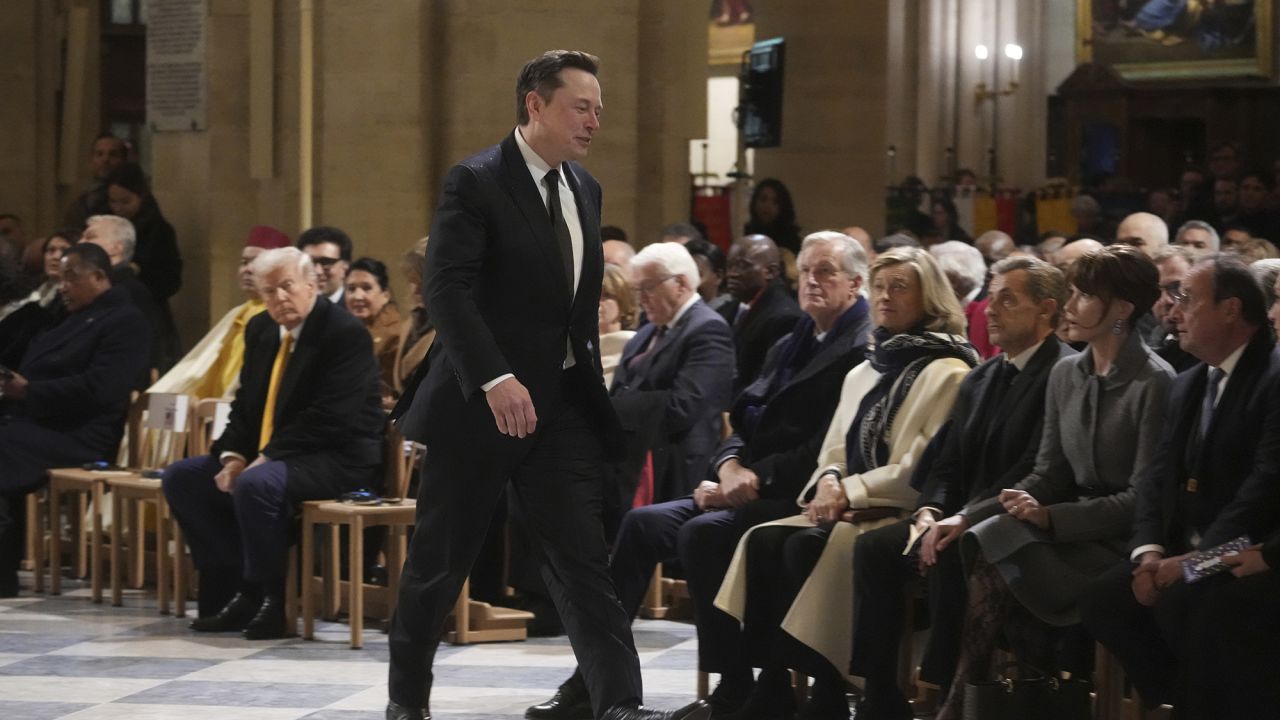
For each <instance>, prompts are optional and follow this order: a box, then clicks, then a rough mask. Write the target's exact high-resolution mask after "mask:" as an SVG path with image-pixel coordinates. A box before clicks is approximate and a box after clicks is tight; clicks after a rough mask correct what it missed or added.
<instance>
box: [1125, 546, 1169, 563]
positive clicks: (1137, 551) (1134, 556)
mask: <svg viewBox="0 0 1280 720" xmlns="http://www.w3.org/2000/svg"><path fill="white" fill-rule="evenodd" d="M1149 552H1158V553H1160V554H1161V555H1164V554H1165V553H1164V546H1163V545H1154V544H1153V545H1139V546H1138V547H1136V548H1134V549H1133V552H1131V553H1129V562H1138V558H1140V557H1142V556H1143V555H1144V554H1146V553H1149Z"/></svg>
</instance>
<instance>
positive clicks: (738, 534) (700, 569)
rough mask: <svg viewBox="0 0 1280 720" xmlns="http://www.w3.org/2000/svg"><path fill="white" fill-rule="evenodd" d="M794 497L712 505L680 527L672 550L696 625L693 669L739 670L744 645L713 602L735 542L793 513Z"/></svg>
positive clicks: (735, 624)
mask: <svg viewBox="0 0 1280 720" xmlns="http://www.w3.org/2000/svg"><path fill="white" fill-rule="evenodd" d="M796 511H797V508H796V503H795V500H793V499H790V498H788V499H775V498H765V499H761V500H756V501H753V502H751V503H748V504H747V505H744V506H743V507H740V508H735V509H733V510H717V511H715V512H709V513H705V514H703V515H699V516H698V517H695V518H693V519H691V520H690V521H689V522H687V523H685V524H684V526H683V527H681V528H680V537H679V539H678V541H677V550H678V552H679V555H680V563H681V565H683V566H684V573H685V579H686V581H687V582H688V583H689V597H690V598H692V599H693V605H694V613H695V620H696V622H697V628H698V669H700V670H702V671H703V672H713V673H721V674H725V673H731V672H734V671H741V668H742V667H744V664H745V663H746V662H747V661H746V645H745V640H744V636H743V633H742V627H741V626H740V625H739V624H738V621H737V619H735V618H734V617H733V616H732V615H730V614H728V613H726V612H724V611H723V610H721V609H720V608H717V607H716V606H715V599H716V594H717V593H718V592H720V584H721V583H723V582H724V576H725V573H727V572H728V570H729V563H730V562H731V561H732V560H733V552H734V550H735V549H736V548H737V547H738V541H739V540H741V539H742V536H743V535H744V534H746V532H747V530H749V529H751V528H752V527H754V526H756V525H759V524H761V523H766V522H770V521H773V520H777V519H779V518H784V517H787V516H790V515H795V514H796Z"/></svg>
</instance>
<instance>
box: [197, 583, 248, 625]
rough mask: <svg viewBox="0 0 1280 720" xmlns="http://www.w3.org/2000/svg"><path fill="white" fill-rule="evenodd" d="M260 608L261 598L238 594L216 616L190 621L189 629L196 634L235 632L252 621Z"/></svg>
mask: <svg viewBox="0 0 1280 720" xmlns="http://www.w3.org/2000/svg"><path fill="white" fill-rule="evenodd" d="M260 607H262V598H261V597H256V596H253V595H250V594H248V593H243V592H238V593H236V595H235V597H233V598H231V602H229V603H227V605H226V607H224V608H222V610H221V611H219V612H218V614H217V615H214V616H212V617H202V618H196V619H195V620H192V621H191V629H192V630H195V631H196V632H237V631H239V630H243V629H244V628H245V626H246V625H248V624H249V621H251V620H253V617H254V615H257V614H258V608H260Z"/></svg>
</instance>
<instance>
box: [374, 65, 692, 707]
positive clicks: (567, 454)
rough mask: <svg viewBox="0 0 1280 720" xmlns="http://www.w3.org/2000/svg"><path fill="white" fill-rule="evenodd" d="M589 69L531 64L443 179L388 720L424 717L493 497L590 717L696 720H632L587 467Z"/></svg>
mask: <svg viewBox="0 0 1280 720" xmlns="http://www.w3.org/2000/svg"><path fill="white" fill-rule="evenodd" d="M597 67H598V62H597V59H596V58H595V57H594V56H591V55H588V54H586V53H582V52H576V51H565V50H557V51H552V52H548V53H544V54H543V55H541V56H539V57H537V58H535V59H534V60H531V61H530V62H529V63H528V64H526V65H525V67H524V69H523V70H522V71H521V73H520V77H519V80H518V81H517V84H516V107H517V112H516V115H517V121H518V127H517V128H516V129H515V130H514V131H513V132H512V133H511V134H510V135H508V136H507V137H506V139H504V140H503V141H502V142H501V143H500V144H499V145H496V146H494V147H491V148H488V149H487V150H484V151H482V152H480V153H479V154H477V155H474V156H472V157H471V158H468V159H466V160H464V161H462V162H461V163H459V164H457V165H455V166H454V167H453V168H452V169H451V170H450V171H449V174H448V176H447V177H446V178H445V183H444V191H443V193H442V197H441V200H440V204H439V206H438V208H437V210H436V215H435V219H434V221H433V223H432V226H431V242H430V243H429V244H428V246H427V269H426V277H425V282H424V286H423V296H424V299H425V300H426V304H427V306H429V307H430V308H431V315H432V319H433V320H434V321H435V323H436V328H437V333H438V334H437V336H436V341H435V344H434V345H433V346H432V349H431V358H430V360H429V363H430V369H429V370H428V371H427V374H426V377H425V378H424V379H423V380H422V383H421V386H420V387H419V388H418V390H417V392H416V395H415V396H414V399H413V403H412V405H411V406H410V407H409V410H408V412H407V414H406V415H405V416H404V417H403V418H402V420H401V426H402V429H403V431H404V434H405V436H406V437H408V438H410V439H414V440H418V441H420V442H424V443H425V444H426V445H427V454H426V459H425V460H424V462H423V467H422V481H421V485H420V490H419V498H418V519H417V527H416V529H415V532H414V535H413V542H412V545H411V547H410V548H409V556H408V559H407V560H406V562H405V570H404V574H403V575H402V578H401V590H400V602H399V605H398V607H397V609H396V615H395V618H394V619H393V621H392V627H391V642H390V649H391V673H390V682H389V688H388V692H389V695H390V702H389V704H388V706H387V714H386V716H387V718H388V719H389V720H406V719H408V718H413V719H414V720H418V719H420V718H429V717H430V710H429V709H428V707H427V701H428V698H429V696H430V690H431V682H432V672H431V666H432V662H433V660H434V658H435V650H436V646H437V644H438V643H439V641H440V633H441V631H442V630H443V628H444V622H445V619H446V617H447V616H448V614H449V612H450V610H451V608H452V606H453V603H454V600H455V599H457V596H458V592H459V591H460V590H461V588H462V583H463V581H464V580H465V579H466V577H467V574H468V573H469V572H470V571H471V566H472V564H473V562H474V561H475V558H476V555H477V553H478V551H479V548H480V545H481V543H482V542H483V540H484V535H485V530H486V526H487V525H488V522H489V518H490V517H492V514H493V509H494V506H495V504H496V502H497V500H498V497H499V494H500V493H501V492H502V489H503V487H504V486H505V485H506V484H507V482H508V481H510V484H511V490H512V492H513V493H515V496H516V502H517V503H518V505H519V506H520V508H521V510H522V514H523V517H524V519H525V520H526V522H527V525H528V528H529V531H530V534H531V535H532V536H533V538H534V545H535V548H534V551H535V553H536V554H537V555H538V556H539V557H540V559H541V561H542V564H543V571H542V575H543V579H544V580H545V581H546V584H547V589H548V591H549V592H550V594H551V597H552V600H553V601H554V602H555V605H556V608H557V610H558V611H559V614H560V617H561V619H562V621H563V622H564V626H565V630H566V631H567V633H568V635H569V640H570V642H571V643H572V644H573V649H574V653H575V654H576V655H577V657H578V661H579V663H580V664H581V665H582V668H583V672H584V675H585V677H586V680H587V685H588V686H590V688H591V694H592V699H593V700H594V706H593V710H594V714H595V717H597V718H606V719H607V720H647V719H650V718H680V719H681V720H684V719H686V718H688V719H698V720H701V719H702V718H705V717H706V710H705V708H701V707H690V708H686V709H684V710H681V711H677V712H674V713H666V712H658V711H654V710H650V709H646V708H641V707H640V706H639V703H640V699H641V687H640V663H639V659H638V657H637V655H636V650H635V645H634V642H633V641H632V638H631V630H630V622H629V618H628V617H627V616H626V613H625V612H623V609H622V606H621V605H619V604H618V600H617V597H616V596H615V594H614V589H613V584H612V582H610V579H609V572H608V557H607V554H606V550H605V545H604V539H603V534H602V532H601V526H600V517H599V506H600V487H601V485H600V469H601V461H602V459H603V457H604V455H605V452H606V450H609V451H614V452H616V451H617V450H618V449H619V445H620V438H621V431H620V429H619V427H618V419H617V416H616V414H615V413H614V411H613V408H612V407H611V406H610V404H609V399H608V396H607V394H606V393H605V388H604V381H603V379H602V375H601V371H600V351H599V347H598V345H599V329H598V324H597V315H598V305H599V299H600V288H601V282H602V275H603V272H604V264H603V260H602V253H601V244H600V186H599V185H598V184H597V183H596V181H595V179H594V178H592V177H591V176H590V175H589V174H588V173H587V172H586V170H585V169H583V168H582V166H581V165H578V164H577V162H575V161H577V160H581V159H583V158H585V157H586V155H587V151H588V149H589V148H590V147H591V141H592V138H593V137H594V135H595V133H596V130H598V129H599V127H600V119H599V116H600V112H601V110H602V105H601V99H600V83H599V82H598V81H597V79H596V72H597Z"/></svg>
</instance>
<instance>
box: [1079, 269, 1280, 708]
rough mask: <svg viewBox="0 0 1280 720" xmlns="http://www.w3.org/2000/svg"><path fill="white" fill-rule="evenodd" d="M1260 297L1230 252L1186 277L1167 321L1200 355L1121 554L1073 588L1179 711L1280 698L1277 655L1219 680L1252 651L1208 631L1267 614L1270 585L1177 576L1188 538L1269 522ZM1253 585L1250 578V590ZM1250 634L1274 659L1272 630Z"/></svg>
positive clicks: (1139, 679)
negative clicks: (1249, 678)
mask: <svg viewBox="0 0 1280 720" xmlns="http://www.w3.org/2000/svg"><path fill="white" fill-rule="evenodd" d="M1265 302H1266V301H1265V300H1264V299H1263V295H1262V290H1261V289H1260V288H1259V287H1258V286H1257V284H1256V282H1254V281H1253V280H1252V276H1251V274H1250V271H1249V268H1248V266H1246V265H1244V264H1243V263H1242V262H1241V261H1239V260H1237V259H1235V258H1234V256H1231V255H1210V256H1208V257H1206V258H1204V259H1202V260H1200V261H1199V262H1197V263H1196V264H1195V265H1193V266H1192V268H1191V270H1190V271H1189V272H1188V273H1187V275H1186V277H1185V278H1184V279H1183V281H1182V284H1181V287H1180V288H1179V290H1178V294H1177V296H1176V304H1175V306H1174V309H1173V321H1174V323H1175V324H1176V325H1177V332H1178V339H1179V341H1180V342H1181V343H1182V349H1184V350H1186V351H1187V352H1189V353H1191V354H1192V355H1195V356H1196V357H1197V358H1199V359H1200V360H1201V361H1202V362H1201V363H1200V364H1199V365H1196V366H1195V367H1193V368H1191V369H1190V370H1187V371H1185V372H1183V373H1182V374H1181V375H1179V376H1178V377H1177V379H1175V380H1174V382H1173V386H1172V388H1170V390H1169V402H1168V415H1169V417H1168V421H1167V422H1166V424H1165V431H1164V434H1163V436H1162V438H1161V440H1160V448H1159V450H1158V451H1157V453H1156V462H1155V463H1153V464H1152V466H1151V468H1150V470H1149V472H1148V473H1147V475H1146V476H1145V477H1142V478H1139V482H1138V485H1137V490H1138V497H1137V504H1136V508H1135V511H1134V534H1133V540H1132V542H1131V553H1130V562H1129V563H1125V564H1124V565H1121V566H1118V567H1116V568H1115V569H1114V570H1113V571H1110V572H1108V573H1106V574H1104V575H1103V576H1102V577H1100V578H1098V580H1096V581H1095V582H1093V583H1092V584H1091V586H1090V587H1089V588H1088V589H1087V590H1086V592H1085V594H1084V596H1083V597H1082V598H1081V601H1080V614H1081V617H1082V618H1083V620H1084V624H1085V627H1087V628H1088V629H1089V631H1090V632H1091V633H1092V634H1093V636H1094V637H1095V638H1097V639H1098V642H1100V643H1102V644H1103V645H1104V646H1106V647H1107V649H1108V650H1110V651H1111V652H1112V653H1113V654H1115V656H1116V657H1118V658H1119V659H1120V662H1121V663H1122V664H1123V665H1124V668H1125V672H1126V673H1127V674H1128V676H1129V679H1130V680H1131V681H1133V684H1134V686H1135V687H1137V689H1138V691H1139V692H1140V693H1141V695H1142V699H1143V701H1144V702H1145V703H1146V704H1147V705H1148V706H1157V705H1161V704H1166V703H1172V704H1173V705H1174V707H1175V708H1176V710H1177V713H1178V716H1179V717H1187V718H1205V717H1212V718H1232V719H1234V718H1253V717H1265V716H1271V715H1274V714H1275V712H1276V704H1275V703H1276V702H1277V701H1278V700H1280V698H1278V697H1277V692H1276V688H1278V687H1280V667H1277V666H1276V665H1275V664H1274V662H1273V663H1272V664H1270V665H1269V666H1259V667H1251V671H1252V672H1253V673H1255V674H1256V677H1259V678H1265V681H1264V682H1259V683H1257V684H1256V687H1254V688H1252V689H1251V691H1250V692H1244V693H1229V692H1227V688H1228V687H1229V686H1228V685H1227V684H1226V682H1223V680H1224V678H1222V674H1223V669H1224V668H1228V667H1240V666H1246V667H1248V666H1250V665H1252V664H1251V663H1241V662H1239V660H1240V657H1239V656H1240V655H1241V654H1242V650H1241V648H1239V647H1222V646H1221V643H1218V642H1216V640H1217V638H1218V637H1219V636H1220V635H1221V633H1220V632H1219V631H1218V629H1217V626H1218V625H1224V626H1225V625H1228V624H1229V625H1231V626H1232V627H1235V628H1240V627H1246V628H1247V627H1253V628H1256V629H1259V630H1262V629H1263V628H1275V627H1276V624H1275V616H1274V608H1275V602H1274V599H1271V600H1268V601H1266V602H1261V601H1262V600H1263V599H1264V598H1266V597H1267V596H1266V593H1267V592H1270V590H1267V584H1266V583H1263V584H1261V585H1254V584H1253V583H1252V581H1250V582H1249V583H1246V582H1245V580H1244V579H1238V578H1235V577H1233V576H1232V575H1230V574H1225V573H1224V574H1219V575H1214V576H1211V577H1208V578H1204V579H1200V580H1198V581H1196V582H1186V581H1185V580H1184V578H1183V570H1182V566H1181V561H1182V560H1183V559H1184V558H1185V557H1186V556H1187V555H1188V554H1189V553H1190V552H1192V551H1194V550H1197V549H1200V550H1209V549H1211V548H1214V547H1217V546H1219V545H1221V544H1223V543H1225V542H1228V541H1231V540H1234V539H1236V538H1239V537H1241V536H1245V535H1247V536H1248V537H1249V538H1250V539H1251V540H1252V541H1253V542H1262V541H1264V540H1267V539H1268V538H1270V537H1272V536H1273V535H1274V534H1275V533H1276V531H1277V529H1280V513H1278V512H1277V509H1280V351H1277V350H1276V348H1275V344H1274V342H1273V341H1272V339H1271V333H1270V332H1269V329H1268V328H1267V327H1266V307H1265ZM1272 587H1274V585H1272ZM1251 589H1252V590H1253V591H1258V592H1259V594H1258V595H1255V596H1253V598H1252V599H1250V591H1251ZM1224 593H1225V595H1226V596H1228V597H1229V596H1231V595H1233V594H1234V595H1236V600H1237V603H1236V604H1235V605H1234V606H1233V607H1231V613H1232V617H1230V618H1224V617H1222V616H1221V615H1220V614H1216V615H1212V616H1206V614H1205V613H1206V611H1208V610H1209V609H1210V608H1211V607H1213V606H1212V605H1210V604H1209V603H1208V602H1207V599H1208V598H1215V597H1216V598H1219V599H1221V597H1223V596H1224ZM1217 606H1218V607H1219V608H1220V609H1221V607H1222V604H1221V603H1217ZM1228 621H1229V622H1228ZM1237 636H1238V635H1237ZM1260 644H1265V645H1267V646H1270V647H1269V649H1268V651H1267V652H1269V654H1270V656H1271V658H1272V660H1273V661H1274V658H1275V655H1276V653H1275V651H1274V644H1275V636H1274V635H1273V634H1272V635H1268V636H1267V640H1266V642H1265V643H1260ZM1256 645H1257V643H1255V646H1256ZM1226 680H1238V678H1226Z"/></svg>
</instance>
